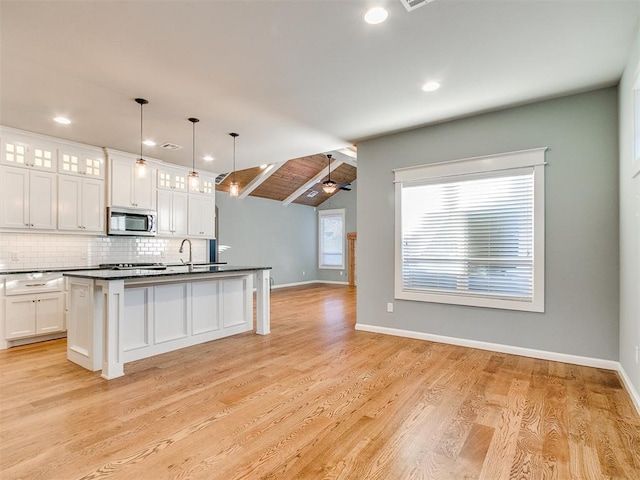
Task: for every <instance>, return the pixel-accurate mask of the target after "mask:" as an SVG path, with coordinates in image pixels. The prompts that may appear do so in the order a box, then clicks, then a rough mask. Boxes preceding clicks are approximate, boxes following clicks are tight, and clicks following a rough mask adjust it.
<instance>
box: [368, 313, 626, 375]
mask: <svg viewBox="0 0 640 480" xmlns="http://www.w3.org/2000/svg"><path fill="white" fill-rule="evenodd" d="M356 330H362V331H365V332H373V333H383V334H386V335H395V336H398V337H408V338H415V339H418V340H429V341H430V342H438V343H448V344H451V345H458V346H461V347H469V348H478V349H480V350H490V351H492V352H500V353H510V354H512V355H520V356H522V357H531V358H540V359H542V360H552V361H554V362H563V363H571V364H574V365H583V366H585V367H596V368H604V369H606V370H616V371H618V368H619V365H620V363H619V362H616V361H615V360H603V359H600V358H592V357H581V356H579V355H570V354H567V353H556V352H547V351H544V350H534V349H532V348H523V347H514V346H512V345H503V344H500V343H489V342H481V341H478V340H467V339H464V338H456V337H446V336H444V335H433V334H431V333H421V332H412V331H410V330H401V329H398V328H389V327H378V326H375V325H363V324H360V323H356Z"/></svg>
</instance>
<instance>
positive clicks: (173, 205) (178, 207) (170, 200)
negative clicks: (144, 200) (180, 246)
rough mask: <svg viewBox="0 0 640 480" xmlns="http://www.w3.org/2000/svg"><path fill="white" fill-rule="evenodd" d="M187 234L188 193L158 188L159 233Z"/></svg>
mask: <svg viewBox="0 0 640 480" xmlns="http://www.w3.org/2000/svg"><path fill="white" fill-rule="evenodd" d="M186 234H187V194H186V193H182V192H171V191H167V190H160V189H158V235H167V236H172V235H182V236H184V235H186Z"/></svg>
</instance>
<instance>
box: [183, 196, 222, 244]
mask: <svg viewBox="0 0 640 480" xmlns="http://www.w3.org/2000/svg"><path fill="white" fill-rule="evenodd" d="M215 209H216V205H215V201H214V200H213V198H211V197H206V196H202V195H189V235H193V236H197V237H204V238H215V222H216V217H215V214H216V212H215Z"/></svg>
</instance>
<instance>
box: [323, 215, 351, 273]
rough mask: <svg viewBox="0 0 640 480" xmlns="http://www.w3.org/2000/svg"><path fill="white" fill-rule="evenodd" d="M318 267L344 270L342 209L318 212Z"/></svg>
mask: <svg viewBox="0 0 640 480" xmlns="http://www.w3.org/2000/svg"><path fill="white" fill-rule="evenodd" d="M318 231H319V241H318V245H319V250H320V255H319V266H320V268H336V269H340V268H344V238H345V235H344V209H338V210H321V211H319V212H318Z"/></svg>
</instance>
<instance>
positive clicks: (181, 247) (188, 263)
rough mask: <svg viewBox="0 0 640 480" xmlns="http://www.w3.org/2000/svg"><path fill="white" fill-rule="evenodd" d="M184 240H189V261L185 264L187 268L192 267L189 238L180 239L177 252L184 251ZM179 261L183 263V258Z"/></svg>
mask: <svg viewBox="0 0 640 480" xmlns="http://www.w3.org/2000/svg"><path fill="white" fill-rule="evenodd" d="M184 242H189V261H188V262H187V263H186V264H187V265H189V268H193V258H192V257H191V240H189V239H188V238H185V239H184V240H182V243H181V244H180V250H178V253H182V252H183V251H184ZM180 261H181V262H182V263H183V264H184V260H182V259H180Z"/></svg>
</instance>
